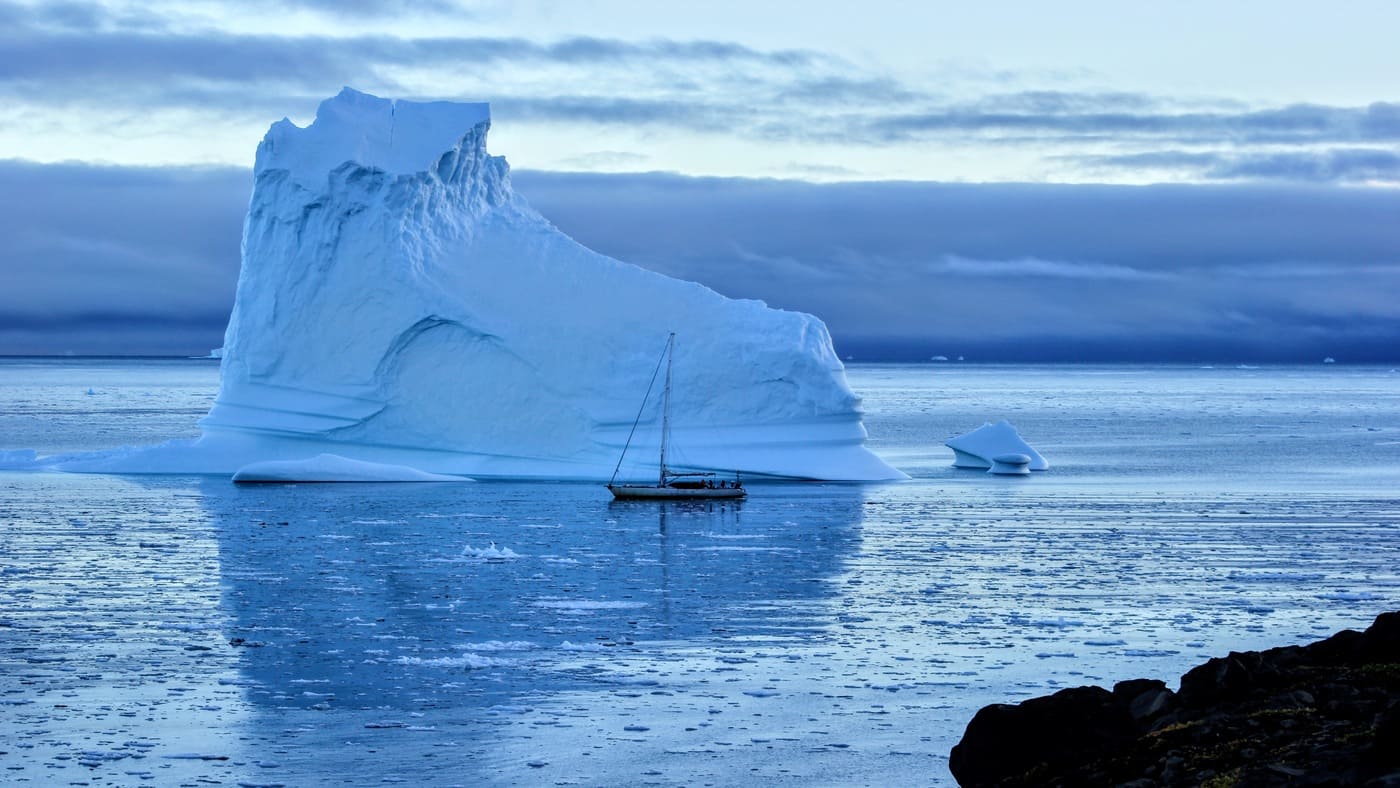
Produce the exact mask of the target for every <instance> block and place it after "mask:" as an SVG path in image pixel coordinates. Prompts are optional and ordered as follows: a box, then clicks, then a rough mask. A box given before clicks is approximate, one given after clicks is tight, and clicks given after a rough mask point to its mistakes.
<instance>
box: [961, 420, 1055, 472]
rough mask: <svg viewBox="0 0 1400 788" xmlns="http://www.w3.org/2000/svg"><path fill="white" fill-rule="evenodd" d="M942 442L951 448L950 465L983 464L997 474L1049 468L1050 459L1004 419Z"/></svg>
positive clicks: (967, 465)
mask: <svg viewBox="0 0 1400 788" xmlns="http://www.w3.org/2000/svg"><path fill="white" fill-rule="evenodd" d="M943 445H944V446H947V447H948V448H950V449H952V450H953V467H955V468H986V469H987V471H988V472H989V473H995V474H999V475H1024V474H1026V473H1028V472H1030V471H1044V470H1049V468H1050V463H1048V462H1046V461H1045V458H1044V457H1042V456H1040V452H1038V451H1036V450H1035V449H1032V448H1031V447H1030V444H1028V443H1026V442H1025V441H1024V440H1022V439H1021V435H1020V433H1018V432H1016V428H1015V427H1013V426H1011V423H1010V422H1008V421H1006V420H1005V419H1003V420H1001V421H998V422H997V423H995V424H993V423H991V422H987V423H986V424H983V425H982V426H980V427H978V428H977V429H975V430H973V431H972V432H968V433H965V434H962V435H959V436H957V437H956V438H949V439H948V440H947V441H944V443H943Z"/></svg>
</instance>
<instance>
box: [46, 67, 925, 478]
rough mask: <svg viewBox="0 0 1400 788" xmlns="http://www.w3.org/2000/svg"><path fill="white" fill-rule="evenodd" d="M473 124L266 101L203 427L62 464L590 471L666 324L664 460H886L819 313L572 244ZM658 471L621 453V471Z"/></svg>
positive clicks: (520, 473) (393, 104)
mask: <svg viewBox="0 0 1400 788" xmlns="http://www.w3.org/2000/svg"><path fill="white" fill-rule="evenodd" d="M489 128H490V112H489V108H488V105H486V104H462V103H451V102H414V101H403V100H389V99H383V98H378V97H375V96H371V95H367V94H364V93H360V92H357V91H354V90H351V89H349V88H346V89H345V90H343V91H342V92H341V93H340V94H339V95H337V96H335V97H333V98H330V99H327V100H326V101H324V102H322V104H321V105H320V108H319V110H318V111H317V114H316V118H315V120H314V122H312V123H311V124H310V125H308V126H306V127H305V128H303V127H299V126H297V125H295V124H293V123H292V122H291V121H290V120H287V119H283V120H281V121H278V122H277V123H274V124H273V125H272V127H271V128H270V129H269V131H268V132H267V135H266V137H265V138H264V139H263V140H262V143H261V144H260V145H259V146H258V150H257V160H256V164H255V167H254V186H253V194H252V199H251V201H250V204H249V207H248V216H247V220H246V222H245V225H244V233H243V261H242V269H241V271H240V274H239V279H238V287H237V292H236V297H235V304H234V308H233V314H232V316H231V318H230V321H229V325H228V329H227V332H226V334H225V338H224V346H223V349H222V350H223V352H222V361H221V367H220V389H219V394H218V397H217V399H216V402H215V404H214V405H213V407H212V409H211V410H210V412H209V414H208V415H207V416H206V417H205V418H204V419H203V420H202V421H201V422H200V428H201V435H202V437H200V438H198V439H196V440H193V441H172V442H169V443H166V444H162V445H160V446H154V447H145V448H139V449H128V450H123V451H119V452H112V453H107V454H104V455H100V456H87V457H69V458H65V459H64V461H63V462H62V464H61V466H60V467H62V468H63V469H65V470H74V471H116V472H146V473H220V474H226V473H232V472H234V471H235V470H237V469H239V468H243V467H244V466H247V465H249V464H250V463H254V462H267V461H284V460H295V459H301V458H305V457H310V456H315V455H317V454H322V453H330V454H335V455H338V456H341V457H345V458H349V459H353V460H361V461H366V462H374V463H382V464H394V465H406V466H410V467H412V468H415V469H420V470H423V471H428V472H432V473H439V474H451V475H463V476H471V477H475V478H521V479H531V478H535V479H565V480H606V479H607V478H609V476H610V475H611V473H612V470H613V466H614V464H615V463H617V461H618V458H619V456H620V453H621V451H622V447H623V445H624V443H626V442H627V440H628V436H629V431H630V430H631V429H632V428H633V425H634V421H637V418H638V406H639V403H642V402H643V394H644V392H646V391H647V390H648V385H649V381H650V380H651V377H652V375H653V372H654V368H655V359H656V357H657V354H658V352H659V351H660V350H661V348H662V347H663V345H664V343H665V341H666V338H667V336H668V334H669V333H670V332H672V331H674V332H676V335H677V341H676V347H675V354H674V376H675V384H674V395H673V399H672V405H671V414H672V415H671V443H672V446H673V451H672V452H671V454H670V464H671V465H672V466H673V467H675V468H677V469H686V470H696V471H738V472H740V473H742V474H743V475H745V476H746V477H771V478H784V479H822V480H844V481H871V480H885V479H897V478H904V474H902V473H900V472H899V471H897V470H895V469H893V468H891V467H890V466H889V465H887V464H885V462H883V461H882V460H881V459H880V458H878V457H877V456H875V455H874V454H873V453H872V452H870V451H869V450H868V449H866V448H865V445H864V440H865V437H866V433H865V428H864V426H863V424H862V422H861V411H860V407H859V406H860V401H859V399H858V398H857V397H856V396H855V395H854V394H853V393H852V392H851V390H850V388H849V387H848V385H847V384H846V380H845V370H844V368H843V367H842V365H841V362H840V360H839V359H838V358H837V356H836V354H835V352H834V351H833V349H832V345H831V339H830V336H829V335H828V333H827V330H826V326H825V325H824V324H823V323H822V322H821V321H820V320H819V319H817V318H815V317H813V316H811V315H807V314H801V313H797V312H787V311H781V310H776V309H771V308H769V307H768V306H767V305H765V304H764V303H762V302H759V301H752V300H734V299H729V298H726V297H724V296H721V295H720V294H718V293H716V292H714V291H712V290H710V289H708V288H706V287H704V286H701V285H699V284H696V283H693V282H685V281H679V280H676V279H671V278H668V277H665V276H662V275H660V274H657V273H654V272H651V271H647V270H644V269H642V268H639V267H637V266H634V265H631V264H628V263H624V262H621V261H618V260H614V259H612V258H609V257H606V256H604V255H602V254H598V253H596V252H594V251H591V250H589V249H587V248H585V247H583V246H582V245H580V244H578V243H577V242H575V241H574V240H573V239H571V238H569V237H568V236H566V235H565V234H564V233H562V232H560V231H559V230H558V229H557V228H555V227H554V226H553V225H552V224H550V223H549V221H547V220H546V219H545V218H544V217H543V216H541V215H540V214H539V213H537V212H536V211H535V210H533V209H532V208H531V207H530V206H529V205H528V204H527V203H526V202H525V200H524V199H523V198H522V197H521V196H520V195H518V194H516V192H515V191H514V190H513V189H512V187H511V180H510V171H509V168H508V166H507V164H506V162H505V160H504V159H503V158H501V157H498V156H491V155H489V154H488V153H487V151H486V135H487V131H488V129H489ZM660 421H661V419H660V412H659V407H658V406H656V405H655V403H653V405H652V407H651V409H649V410H647V411H645V412H644V413H643V414H642V418H641V419H640V423H639V424H638V426H637V432H636V435H635V436H633V437H632V446H633V448H634V449H636V448H638V447H643V450H642V451H640V452H639V453H638V454H639V456H641V455H644V454H645V453H646V450H645V447H646V446H647V445H648V444H650V445H652V446H655V445H658V444H659V440H660V431H661V425H660ZM630 456H632V455H631V454H629V457H630ZM655 474H656V468H655V465H654V463H653V465H652V467H650V468H646V467H637V468H627V467H625V466H624V467H623V469H622V473H621V475H620V476H619V478H627V479H639V478H650V477H654V476H655Z"/></svg>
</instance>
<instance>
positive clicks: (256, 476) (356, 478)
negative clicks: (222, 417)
mask: <svg viewBox="0 0 1400 788" xmlns="http://www.w3.org/2000/svg"><path fill="white" fill-rule="evenodd" d="M233 480H234V481H235V482H237V483H239V484H284V483H300V482H311V483H319V482H470V481H474V480H473V479H470V478H468V477H466V476H445V475H443V474H440V473H428V472H427V471H420V470H418V469H417V468H410V467H409V466H407V465H386V464H383V463H378V462H365V461H363V460H352V459H350V458H348V457H341V456H340V455H338V454H320V455H317V456H315V457H311V458H309V459H305V460H268V461H266V462H255V463H252V464H250V465H245V466H243V467H242V468H239V469H238V470H237V471H235V472H234V474H233Z"/></svg>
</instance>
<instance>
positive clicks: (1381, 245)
mask: <svg viewBox="0 0 1400 788" xmlns="http://www.w3.org/2000/svg"><path fill="white" fill-rule="evenodd" d="M513 178H514V180H515V183H516V185H517V188H518V189H519V190H520V192H521V193H522V194H523V195H524V196H525V197H526V198H527V199H529V200H530V202H531V203H532V204H533V205H534V206H535V207H536V208H537V209H539V210H540V212H541V213H543V214H544V215H545V216H546V217H548V218H549V219H550V220H551V221H552V222H554V223H555V224H556V225H557V226H559V227H560V228H561V229H562V230H564V231H565V232H567V233H569V234H571V235H573V236H574V237H575V238H577V239H578V240H579V241H580V242H582V243H584V244H585V245H587V246H590V247H592V248H594V249H597V250H598V251H600V252H603V253H605V254H609V255H611V256H614V257H618V258H620V259H623V260H627V261H630V262H634V263H637V264H640V265H643V266H645V267H648V268H652V269H654V270H658V271H661V272H662V273H666V274H670V275H674V276H680V277H683V278H686V279H692V280H695V281H699V282H702V283H704V284H706V285H709V286H710V287H713V288H714V289H716V290H718V291H720V292H722V293H724V294H726V295H730V296H734V297H743V298H757V299H762V300H764V301H767V302H768V303H770V304H771V305H774V306H777V307H781V308H785V309H796V310H801V311H807V312H812V313H815V314H817V315H819V316H820V317H822V318H823V319H824V320H826V321H827V323H828V325H829V326H830V327H831V329H832V332H833V336H834V337H835V340H836V343H837V346H838V349H839V350H841V352H843V353H855V354H856V355H858V356H860V357H863V358H873V357H884V358H897V357H903V358H927V357H928V356H929V355H932V354H934V353H942V354H944V355H968V356H969V358H978V359H982V360H988V359H1002V360H1015V359H1022V360H1053V359H1059V360H1081V361H1088V360H1104V359H1114V358H1127V359H1137V360H1152V359H1181V360H1186V359H1191V360H1201V361H1230V360H1251V359H1252V360H1256V361H1258V360H1295V361H1297V360H1303V361H1315V360H1316V359H1317V358H1321V357H1322V356H1323V355H1332V356H1336V357H1338V358H1346V359H1348V360H1364V359H1371V360H1377V361H1387V362H1390V363H1395V362H1396V361H1400V236H1397V234H1396V233H1395V232H1394V231H1393V218H1394V217H1395V216H1397V215H1400V191H1393V190H1385V189H1369V188H1347V187H1337V186H1327V185H1310V186H1303V185H1294V186H1288V187H1278V186H1268V187H1265V186H1262V185H1253V184H1241V185H1234V186H1193V185H1176V186H1149V187H1110V186H1073V185H1029V184H946V183H915V182H904V183H837V184H814V183H804V182H801V181H781V180H761V179H737V178H688V177H682V176H677V175H670V174H665V173H638V174H610V175H603V174H596V173H551V172H531V171H523V172H516V173H514V175H513ZM249 186H250V176H249V174H248V172H247V171H246V170H240V169H235V168H227V169H188V168H147V169H143V168H121V167H95V166H90V165H80V164H69V165H36V164H31V163H25V162H14V161H10V162H0V200H2V201H3V203H4V204H5V205H7V206H10V208H9V210H7V211H6V212H5V213H4V214H0V260H3V261H5V262H4V265H5V276H6V287H4V288H0V314H3V315H5V320H4V321H3V324H2V325H0V353H16V352H62V351H63V350H67V349H75V350H78V351H79V352H95V350H96V351H100V352H113V350H114V348H118V349H119V348H123V347H124V348H125V351H126V352H174V353H183V354H196V353H202V352H205V351H207V350H208V348H210V347H214V346H216V345H217V344H219V342H220V341H221V340H220V337H221V335H222V330H223V322H224V320H225V319H226V318H227V314H228V310H229V308H230V307H231V300H232V293H233V286H234V283H235V281H236V276H237V266H238V245H239V234H240V226H241V221H242V218H243V213H244V211H245V209H246V205H247V199H248V189H249ZM160 327H164V328H163V329H162V328H160ZM121 337H125V338H126V342H127V344H126V345H124V346H123V345H122V344H121V342H120V341H119V340H120V338H121Z"/></svg>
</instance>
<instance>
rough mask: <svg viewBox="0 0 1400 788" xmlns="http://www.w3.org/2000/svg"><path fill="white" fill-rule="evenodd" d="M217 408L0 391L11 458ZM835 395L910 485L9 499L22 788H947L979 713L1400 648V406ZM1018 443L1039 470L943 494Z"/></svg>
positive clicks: (18, 480) (1348, 371)
mask: <svg viewBox="0 0 1400 788" xmlns="http://www.w3.org/2000/svg"><path fill="white" fill-rule="evenodd" d="M217 374H218V373H217V366H216V365H214V364H213V363H210V362H198V361H157V360H137V361H119V360H117V361H114V360H103V361H91V360H62V361H56V360H55V361H32V360H13V359H12V360H4V361H0V450H4V449H26V448H32V449H36V450H38V451H39V452H40V453H41V454H49V453H58V452H67V451H75V450H83V449H98V448H111V447H114V446H121V445H133V444H141V443H151V442H157V441H160V440H165V439H168V438H172V437H192V436H194V435H197V434H198V428H197V425H196V422H197V419H198V417H199V415H201V414H202V413H204V412H205V411H206V410H207V409H208V406H209V405H210V404H211V402H212V399H213V396H214V394H215V390H216V388H217ZM849 379H850V382H851V385H852V387H853V388H854V389H855V390H856V391H857V393H859V394H860V395H861V396H862V397H863V398H864V407H865V410H866V425H867V428H868V429H869V431H870V441H869V445H870V446H871V447H872V448H874V449H875V450H876V451H877V452H878V453H880V454H881V455H882V456H883V457H885V458H887V459H888V460H889V461H891V462H892V463H893V464H894V465H896V466H897V467H900V468H902V469H903V470H905V471H906V472H908V473H909V474H910V475H911V476H912V477H913V478H912V479H911V480H910V481H908V482H903V483H894V484H881V485H836V484H786V485H763V484H754V485H752V487H751V495H750V497H749V499H748V500H746V501H742V502H738V503H733V502H724V503H697V504H688V503H680V502H669V503H662V502H626V503H616V502H613V501H611V499H610V496H609V495H608V494H607V492H606V490H604V489H602V487H601V486H600V485H587V484H510V483H479V484H442V485H440V484H423V485H303V486H266V487H254V488H240V487H234V486H233V485H232V484H231V483H230V482H229V481H228V480H227V479H224V478H214V477H111V476H82V475H66V474H51V473H18V472H9V473H0V492H3V494H0V769H3V770H4V771H3V776H2V777H0V782H5V783H14V784H33V785H49V784H67V783H75V782H76V783H85V784H90V785H139V784H158V785H167V784H181V783H187V784H196V783H207V782H210V781H217V782H219V783H223V784H241V785H318V784H360V785H363V784H380V783H399V782H402V783H407V784H413V785H480V784H501V785H707V784H708V785H736V784H746V785H747V784H754V785H763V784H794V783H797V784H823V785H892V784H900V785H947V784H950V783H951V778H950V777H949V775H948V772H947V754H948V750H949V749H950V748H951V747H952V745H953V744H954V743H956V742H957V740H958V738H959V737H960V736H961V734H962V731H963V729H964V727H965V726H966V723H967V721H968V719H970V718H971V716H972V715H973V714H974V713H975V712H976V710H977V709H978V708H980V707H981V706H983V705H986V704H989V703H1003V702H1017V701H1019V700H1023V699H1025V698H1027V697H1031V696H1034V695H1041V694H1045V693H1048V692H1052V691H1054V690H1056V689H1059V688H1063V687H1070V686H1078V685H1083V684H1099V685H1102V686H1110V685H1111V684H1112V683H1113V682H1116V681H1120V680H1124V679H1128V678H1136V677H1154V678H1162V679H1164V680H1166V681H1167V682H1168V683H1169V684H1170V685H1173V686H1174V685H1175V682H1176V679H1177V678H1178V677H1179V676H1180V674H1181V673H1183V672H1184V671H1185V670H1187V669H1189V668H1190V667H1192V666H1194V665H1196V664H1199V663H1200V662H1202V661H1204V660H1205V659H1207V658H1209V657H1211V656H1219V655H1223V654H1225V653H1227V652H1229V651H1231V650H1244V649H1257V648H1265V647H1270V646H1275V645H1284V644H1290V643H1304V642H1309V641H1311V640H1315V639H1318V638H1321V637H1324V636H1326V635H1328V634H1330V633H1332V632H1334V631H1336V630H1338V629H1340V628H1344V627H1353V628H1356V627H1363V626H1365V625H1366V624H1367V623H1369V621H1370V620H1371V619H1372V618H1373V617H1374V616H1375V615H1376V614H1377V613H1379V612H1381V611H1383V610H1388V609H1397V608H1400V570H1397V567H1400V505H1398V503H1400V495H1398V494H1397V492H1396V491H1397V490H1400V374H1397V373H1395V372H1394V371H1392V370H1390V369H1388V368H1376V367H1349V366H1346V365H1327V366H1322V365H1318V366H1316V367H1307V368H1302V367H1292V368H1284V367H1273V368H1268V367H1266V368H1260V369H1250V368H1235V367H1222V368H1192V367H1150V366H1105V367H1089V366H1085V367H1074V366H1039V367H1025V366H987V365H963V364H929V365H890V366H862V365H857V366H853V367H851V368H850V370H849ZM1001 418H1006V419H1009V420H1010V421H1012V423H1014V424H1015V425H1016V426H1017V427H1018V428H1019V429H1020V431H1021V434H1022V435H1023V437H1025V438H1026V439H1027V440H1028V441H1029V442H1030V443H1031V444H1032V445H1033V446H1035V447H1036V448H1037V449H1038V450H1040V451H1041V453H1042V454H1044V455H1045V456H1046V457H1047V459H1049V461H1050V463H1051V470H1049V471H1047V472H1045V473H1037V474H1034V475H1032V476H1030V477H1027V478H1006V477H994V476H990V475H988V474H986V473H982V472H979V471H968V470H957V469H953V468H951V467H950V463H951V459H952V453H951V451H949V450H948V449H946V448H944V447H943V446H942V441H943V440H944V439H946V438H948V437H951V436H952V435H955V434H958V433H961V432H965V431H968V430H971V429H973V428H975V427H977V426H979V425H980V424H981V423H982V422H983V421H986V420H995V419H1001ZM681 448H682V449H683V447H681Z"/></svg>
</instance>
